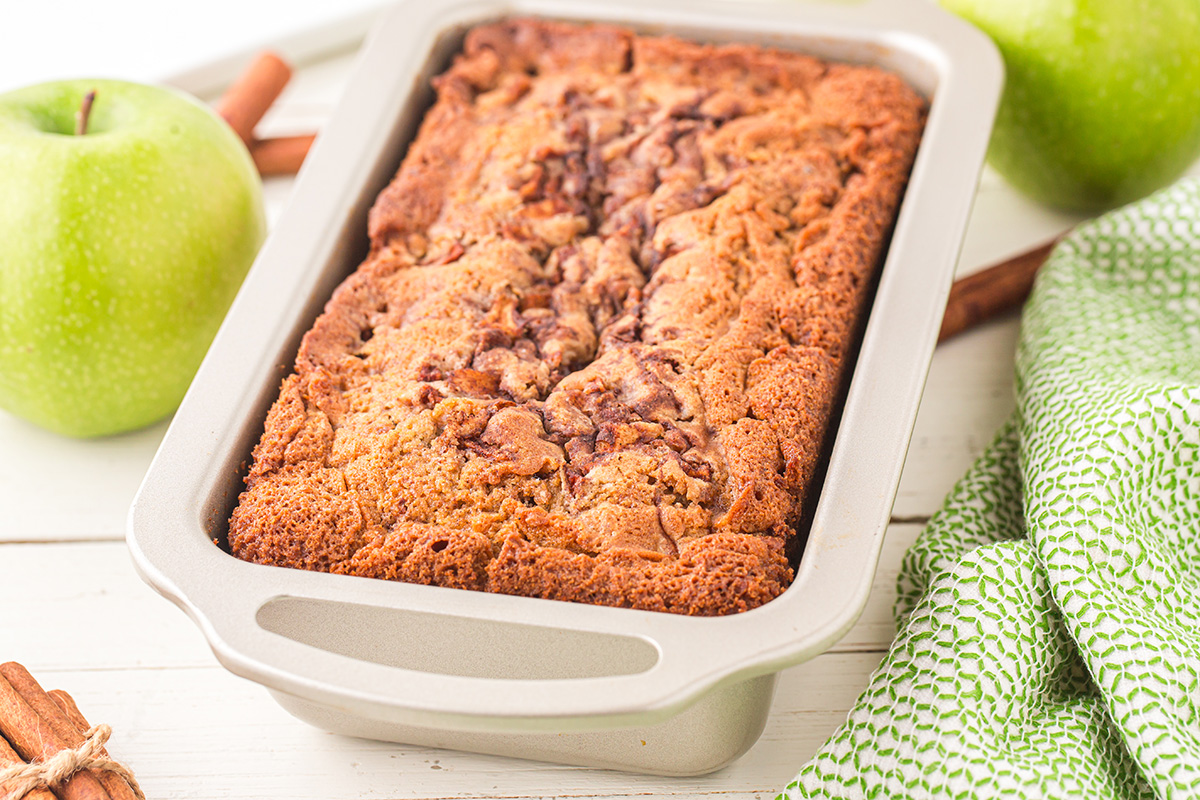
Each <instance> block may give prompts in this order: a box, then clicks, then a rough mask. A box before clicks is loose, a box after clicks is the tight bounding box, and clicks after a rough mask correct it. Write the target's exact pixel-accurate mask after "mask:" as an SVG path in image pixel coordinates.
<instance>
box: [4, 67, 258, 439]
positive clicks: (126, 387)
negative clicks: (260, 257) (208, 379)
mask: <svg viewBox="0 0 1200 800" xmlns="http://www.w3.org/2000/svg"><path fill="white" fill-rule="evenodd" d="M92 90H95V92H96V99H95V103H94V105H93V107H92V111H91V116H90V120H89V124H88V129H87V132H86V133H85V134H84V135H82V136H77V135H74V126H75V115H76V112H77V111H78V110H79V108H80V104H81V101H82V98H83V96H84V95H85V94H86V93H87V92H89V91H92ZM0 164H3V165H4V168H3V169H2V170H0V241H3V242H4V248H3V251H2V255H0V408H4V409H6V410H8V411H10V412H11V413H13V414H15V415H17V416H20V417H23V418H25V419H27V420H29V421H31V422H33V423H35V424H37V425H40V426H42V427H45V428H49V429H50V430H53V431H57V432H59V433H63V434H67V435H70V436H78V437H92V436H102V435H107V434H112V433H118V432H121V431H127V430H132V429H135V428H139V427H143V426H145V425H148V424H150V423H151V422H154V421H156V420H158V419H161V418H163V417H165V416H167V415H168V414H170V413H171V412H172V411H173V410H174V409H175V408H176V406H177V405H178V404H179V401H180V400H181V399H182V397H183V394H184V392H185V391H186V389H187V386H188V384H189V382H190V381H191V379H192V376H193V374H194V373H195V371H196V368H197V367H198V366H199V364H200V361H201V359H202V358H203V357H204V353H205V351H206V350H207V348H208V345H209V344H210V342H211V340H212V337H213V336H214V335H215V333H216V330H217V328H218V326H219V325H220V323H221V320H222V319H223V318H224V315H225V312H226V311H227V310H228V307H229V305H230V303H231V302H232V300H233V297H234V295H235V294H236V293H237V290H238V287H239V286H240V285H241V281H242V278H243V277H244V276H245V273H246V271H247V270H248V269H249V267H250V264H251V262H252V261H253V260H254V257H255V255H256V254H257V252H258V249H259V247H260V246H261V244H262V241H263V239H264V237H265V235H266V218H265V214H264V211H263V201H262V183H261V180H260V179H259V176H258V173H257V172H256V171H255V168H254V164H253V162H252V160H251V159H250V155H249V153H248V152H247V151H246V148H245V146H244V145H243V144H242V143H241V141H240V140H239V139H238V137H237V136H236V135H235V134H234V133H233V132H232V130H230V128H229V127H228V126H227V125H226V124H225V123H224V121H222V120H221V119H220V118H219V117H218V116H217V115H216V114H215V113H213V112H212V111H211V110H209V109H208V108H207V107H206V106H204V105H202V104H201V103H199V102H198V101H196V100H193V99H192V98H190V97H188V96H185V95H184V94H182V93H179V92H176V91H174V90H170V89H166V88H162V87H154V86H144V85H140V84H133V83H126V82H122V81H109V80H83V81H64V82H57V83H48V84H40V85H37V86H31V87H28V88H25V89H20V90H17V91H14V92H9V93H7V94H3V95H0Z"/></svg>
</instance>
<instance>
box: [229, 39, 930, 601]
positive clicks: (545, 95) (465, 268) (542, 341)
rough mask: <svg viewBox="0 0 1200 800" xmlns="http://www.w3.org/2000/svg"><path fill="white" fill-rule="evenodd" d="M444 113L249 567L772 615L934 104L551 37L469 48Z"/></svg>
mask: <svg viewBox="0 0 1200 800" xmlns="http://www.w3.org/2000/svg"><path fill="white" fill-rule="evenodd" d="M435 85H436V89H437V95H438V97H437V102H436V104H435V105H434V106H433V108H432V109H431V110H430V111H429V113H428V114H427V116H426V118H425V121H424V123H423V125H422V128H421V130H420V132H419V135H418V136H417V138H416V140H415V141H414V142H413V144H412V146H411V150H410V152H409V153H408V155H407V157H406V158H405V160H404V163H403V164H402V165H401V167H400V170H399V172H398V174H397V175H396V177H395V179H394V180H393V181H392V183H391V184H390V185H389V186H388V187H387V188H386V189H385V190H384V191H383V192H382V194H381V195H380V196H379V198H378V199H377V201H376V203H375V206H374V207H373V209H372V211H371V215H370V225H369V232H370V236H371V245H372V247H371V253H370V255H369V257H368V258H367V260H366V261H365V262H364V263H363V264H362V266H361V267H360V268H359V269H358V271H357V272H356V273H355V274H354V275H352V276H351V277H350V278H348V279H347V280H346V281H345V282H344V283H343V285H342V286H341V287H339V288H338V290H337V291H336V293H335V294H334V296H333V298H332V299H331V300H330V302H329V304H328V305H327V306H326V308H325V311H324V313H323V314H322V315H321V316H320V318H319V319H318V320H317V321H316V323H315V325H314V326H313V328H312V330H311V331H310V332H309V333H308V334H307V335H306V336H305V338H304V341H303V343H302V345H301V348H300V352H299V355H298V356H297V359H296V368H295V372H294V374H292V375H291V376H289V377H288V378H287V379H285V380H284V382H283V386H282V388H281V390H280V395H279V399H278V400H277V401H276V403H275V405H274V406H273V407H272V409H271V411H270V414H269V416H268V418H267V422H266V429H265V432H264V434H263V438H262V440H261V441H260V442H259V444H258V446H257V447H256V448H255V450H254V462H253V465H252V467H251V470H250V473H249V475H248V477H247V481H246V490H245V492H244V493H243V494H242V496H241V499H240V503H239V505H238V507H237V509H236V510H235V511H234V514H233V517H232V519H231V521H230V529H229V543H230V546H231V548H232V550H233V553H234V554H235V555H237V556H238V557H240V558H244V559H247V560H250V561H256V562H259V563H265V564H276V565H281V566H288V567H299V568H303V569H313V570H323V571H329V572H336V573H347V574H354V575H364V576H370V577H376V578H384V579H389V580H402V581H415V582H421V583H430V584H436V585H440V586H453V587H460V588H466V589H477V590H487V591H494V592H504V593H509V594H519V595H529V596H534V597H544V598H551V599H558V600H572V601H579V602H586V603H600V604H608V605H615V606H627V607H634V608H641V609H651V610H656V611H669V612H676V613H684V614H725V613H731V612H738V611H744V610H746V609H749V608H753V607H755V606H758V605H761V604H762V603H764V602H767V601H768V600H770V599H772V598H773V597H776V596H777V595H778V594H780V593H781V592H782V591H783V590H784V589H785V588H786V587H787V585H788V584H789V582H790V581H791V577H792V572H791V569H790V567H789V565H788V562H787V559H786V557H785V552H786V551H787V548H788V545H789V543H790V542H791V540H792V539H793V538H794V537H795V535H796V534H795V531H794V526H795V524H796V523H797V521H798V519H799V516H800V513H801V509H802V506H803V503H804V499H805V496H806V493H807V492H808V491H809V486H808V484H809V482H810V480H811V478H812V476H813V472H814V468H815V465H816V462H817V459H818V457H819V454H820V447H821V443H822V438H823V436H824V432H825V428H826V426H827V424H828V420H829V415H830V406H831V404H832V401H833V397H834V395H835V394H836V390H837V387H838V384H839V381H840V379H841V373H842V367H843V358H844V354H845V351H846V349H847V348H848V346H849V345H850V344H851V343H850V341H849V337H850V336H851V335H852V333H853V331H854V326H855V319H856V316H857V315H858V314H859V312H860V310H861V308H862V306H863V304H864V300H865V296H866V294H867V293H868V292H869V287H870V285H871V282H872V273H873V270H874V268H875V265H876V264H877V262H878V261H879V259H880V256H881V253H882V248H883V246H884V242H885V239H886V236H887V233H888V231H889V229H890V226H891V223H892V220H893V217H894V215H895V210H896V207H897V204H898V202H899V198H900V196H901V193H902V192H903V187H904V183H905V181H906V179H907V175H908V171H909V169H910V166H911V163H912V159H913V155H914V153H915V151H916V147H917V143H918V140H919V138H920V133H921V128H922V125H923V122H924V113H925V106H924V103H923V101H922V100H921V99H920V98H919V97H918V96H917V95H916V94H914V93H913V92H912V91H911V90H910V89H909V88H908V87H907V86H905V85H904V84H903V83H902V82H901V81H900V80H898V79H897V78H895V77H894V76H892V75H889V74H887V73H884V72H881V71H878V70H875V69H871V68H864V67H854V66H847V65H840V64H830V63H826V62H822V61H818V60H816V59H813V58H809V57H806V56H803V55H798V54H794V53H788V52H782V51H777V50H769V49H762V48H756V47H748V46H739V45H728V46H706V45H700V44H693V43H689V42H684V41H680V40H677V39H673V38H669V37H637V36H634V35H633V34H632V33H631V32H629V31H626V30H624V29H621V28H614V27H604V26H587V27H583V26H573V25H568V24H563V23H554V22H541V21H532V20H514V21H508V22H504V23H499V24H495V25H488V26H484V27H480V28H476V29H475V30H473V31H472V32H471V33H470V34H469V35H468V36H467V39H466V43H465V46H464V50H463V53H462V54H461V55H460V56H459V57H458V59H457V60H456V61H455V63H454V65H453V66H452V67H451V68H450V69H449V70H448V71H447V72H446V73H445V74H443V75H441V76H440V77H439V78H437V79H436V81H435Z"/></svg>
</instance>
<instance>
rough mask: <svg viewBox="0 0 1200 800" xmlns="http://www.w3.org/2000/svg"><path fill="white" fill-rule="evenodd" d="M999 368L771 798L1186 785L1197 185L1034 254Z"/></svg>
mask: <svg viewBox="0 0 1200 800" xmlns="http://www.w3.org/2000/svg"><path fill="white" fill-rule="evenodd" d="M1016 381H1017V384H1016V388H1017V409H1016V412H1015V414H1014V417H1013V419H1012V420H1011V421H1010V422H1009V423H1008V424H1007V425H1006V426H1005V427H1004V428H1003V429H1002V430H1001V431H1000V432H999V434H998V435H997V437H996V439H995V440H994V441H993V442H992V444H991V445H990V446H989V447H988V449H987V450H986V452H985V453H984V454H983V455H982V456H981V457H980V459H979V461H978V462H977V463H976V464H975V465H974V466H973V467H972V469H971V470H970V471H969V472H968V474H967V475H965V476H964V477H963V478H962V480H961V481H959V483H958V484H957V485H956V486H955V488H954V489H953V490H952V491H951V493H950V495H949V497H948V498H947V499H946V501H945V503H944V505H943V506H942V508H941V509H940V510H939V511H938V513H937V514H936V515H935V516H934V517H933V518H932V519H931V520H930V523H929V526H928V527H927V529H926V530H925V531H924V532H922V534H921V536H920V537H919V538H918V540H917V542H916V543H915V544H914V546H913V547H912V548H911V550H910V551H909V553H908V554H907V556H906V557H905V561H904V564H903V566H902V570H901V577H900V584H899V596H898V600H897V604H896V616H897V620H898V630H899V633H898V635H897V638H896V640H895V642H894V643H893V645H892V648H891V650H890V652H889V653H888V655H887V656H886V657H885V658H884V660H883V662H882V663H881V665H880V667H879V669H878V670H877V671H876V673H875V674H874V675H873V676H872V678H871V681H870V684H869V686H868V688H867V690H866V692H865V693H864V694H863V695H862V697H860V698H859V700H858V702H857V703H856V704H855V706H854V708H853V709H852V710H851V712H850V715H849V717H848V719H847V721H846V723H845V724H844V725H843V726H842V727H841V728H840V729H839V730H838V732H837V733H836V734H835V735H834V736H833V737H832V738H831V739H830V740H829V741H828V742H827V743H826V744H825V745H824V746H823V747H822V748H821V749H820V750H819V751H818V753H817V755H816V756H815V757H814V758H813V760H812V761H810V762H809V763H808V764H806V765H805V766H804V767H803V768H802V769H801V771H800V773H799V774H798V775H797V776H796V778H795V780H794V781H793V782H792V783H791V784H789V785H788V786H787V788H786V789H785V790H784V791H783V793H782V794H781V795H780V797H781V798H788V799H789V800H792V799H795V798H802V797H837V798H847V799H848V798H899V797H905V798H913V799H914V800H919V799H920V798H933V797H937V798H996V797H1021V798H1056V799H1057V798H1068V797H1081V798H1153V797H1160V798H1184V797H1194V796H1197V795H1200V711H1198V706H1200V591H1198V590H1200V182H1198V181H1196V180H1193V179H1187V180H1184V181H1181V182H1179V183H1177V184H1175V185H1174V186H1172V187H1170V188H1168V189H1165V190H1163V191H1161V192H1159V193H1157V194H1155V195H1152V196H1150V197H1148V198H1146V199H1144V200H1142V201H1140V202H1138V203H1135V204H1133V205H1130V206H1127V207H1125V208H1121V209H1118V210H1116V211H1113V212H1110V213H1108V214H1105V215H1104V216H1102V217H1099V218H1097V219H1095V220H1092V221H1090V222H1088V223H1085V224H1083V225H1081V226H1080V227H1078V228H1077V229H1075V230H1074V231H1073V232H1072V233H1071V234H1070V235H1069V236H1068V237H1066V238H1065V239H1064V240H1063V241H1062V242H1061V243H1060V244H1059V245H1058V247H1056V248H1055V250H1054V252H1053V253H1052V254H1051V256H1050V258H1049V259H1048V261H1047V262H1046V264H1045V266H1044V267H1043V268H1042V271H1041V274H1040V275H1039V276H1038V280H1037V285H1036V287H1035V289H1034V292H1033V295H1032V296H1031V298H1030V300H1029V303H1028V304H1027V305H1026V308H1025V311H1024V315H1023V318H1022V323H1021V336H1020V343H1019V346H1018V350H1017V358H1016Z"/></svg>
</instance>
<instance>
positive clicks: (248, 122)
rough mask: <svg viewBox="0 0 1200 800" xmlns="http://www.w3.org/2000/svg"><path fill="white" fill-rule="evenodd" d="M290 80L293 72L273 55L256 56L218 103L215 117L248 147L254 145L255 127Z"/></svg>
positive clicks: (269, 53) (266, 52)
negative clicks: (222, 121)
mask: <svg viewBox="0 0 1200 800" xmlns="http://www.w3.org/2000/svg"><path fill="white" fill-rule="evenodd" d="M291 77H292V68H291V67H289V66H288V65H287V63H286V62H285V61H284V60H283V59H282V58H280V57H279V56H278V55H276V54H275V53H273V52H271V51H269V50H266V51H263V52H262V53H260V54H259V55H258V57H257V58H255V59H254V61H253V62H252V63H251V64H250V66H249V67H248V68H247V69H246V71H245V72H243V73H242V75H241V76H240V77H239V78H238V79H237V80H236V81H234V82H233V85H232V86H230V87H229V89H228V90H227V91H226V92H225V94H224V96H223V97H222V98H221V99H220V100H219V101H217V106H216V108H217V113H219V114H220V115H221V116H222V117H224V118H225V121H226V122H228V123H229V127H231V128H233V130H234V132H235V133H237V135H238V136H240V137H241V139H242V141H243V142H245V143H246V147H250V146H251V145H252V144H253V143H254V126H255V125H257V124H258V122H259V120H261V119H262V118H263V115H264V114H266V113H267V109H268V108H270V107H271V104H272V103H274V102H275V98H277V97H279V94H280V92H282V91H283V87H284V86H287V82H288V81H289V80H290V79H291Z"/></svg>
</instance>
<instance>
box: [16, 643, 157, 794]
mask: <svg viewBox="0 0 1200 800" xmlns="http://www.w3.org/2000/svg"><path fill="white" fill-rule="evenodd" d="M111 733H112V730H111V729H110V728H109V727H108V726H107V725H97V726H96V727H94V728H93V727H92V726H91V725H90V724H89V723H88V721H87V719H86V718H84V716H83V714H82V712H80V710H79V707H78V706H76V705H75V701H74V699H72V698H71V696H70V695H69V694H67V693H66V692H63V691H60V690H54V691H50V692H47V691H45V690H44V689H42V687H41V685H40V684H38V682H37V680H36V679H34V677H33V676H32V675H30V674H29V670H27V669H25V667H23V666H21V665H20V664H18V663H16V662H15V661H10V662H8V663H7V664H0V798H4V800H16V798H25V800H145V795H144V794H143V793H142V790H141V788H140V787H139V786H138V784H137V781H136V780H134V777H133V773H132V772H130V771H129V769H128V768H126V767H124V766H123V765H121V764H120V763H118V762H116V761H114V760H113V759H112V758H111V757H110V756H109V754H108V751H107V750H105V749H104V744H105V742H107V741H108V737H109V736H110V735H111Z"/></svg>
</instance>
